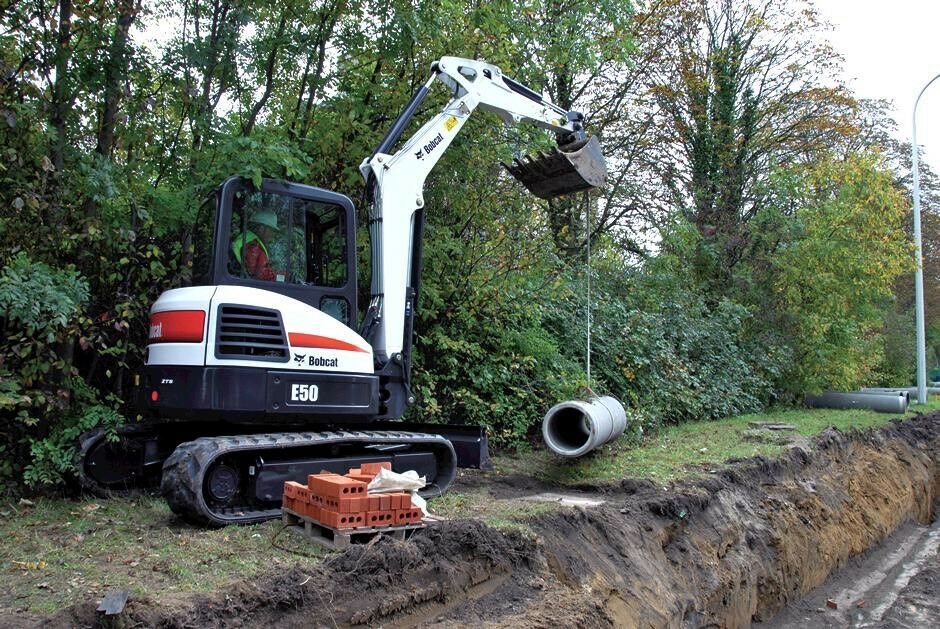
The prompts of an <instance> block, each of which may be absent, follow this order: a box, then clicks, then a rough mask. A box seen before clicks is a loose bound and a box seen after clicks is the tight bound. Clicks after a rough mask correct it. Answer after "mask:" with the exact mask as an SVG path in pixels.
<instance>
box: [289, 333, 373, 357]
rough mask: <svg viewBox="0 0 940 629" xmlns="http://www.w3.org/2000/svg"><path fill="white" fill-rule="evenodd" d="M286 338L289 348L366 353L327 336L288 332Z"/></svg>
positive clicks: (356, 346)
mask: <svg viewBox="0 0 940 629" xmlns="http://www.w3.org/2000/svg"><path fill="white" fill-rule="evenodd" d="M287 338H289V339H290V344H291V347H310V348H316V349H341V350H343V351H346V352H366V353H368V352H369V350H367V349H363V348H361V347H359V346H358V345H353V344H352V343H347V342H346V341H340V340H339V339H333V338H330V337H328V336H318V335H316V334H303V333H302V332H288V333H287Z"/></svg>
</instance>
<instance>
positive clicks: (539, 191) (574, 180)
mask: <svg viewBox="0 0 940 629" xmlns="http://www.w3.org/2000/svg"><path fill="white" fill-rule="evenodd" d="M564 148H565V150H558V149H554V150H553V151H552V152H551V153H543V152H541V151H540V152H539V155H538V157H535V158H533V157H531V156H526V157H523V158H522V159H521V160H520V159H514V160H512V164H511V165H510V164H505V163H503V167H504V168H505V169H506V170H508V171H509V173H510V174H511V175H512V176H513V177H515V178H516V179H518V180H519V181H521V182H522V185H524V186H525V187H526V188H528V189H529V192H531V193H532V194H534V195H535V196H537V197H540V198H542V199H552V198H554V197H558V196H561V195H564V194H571V193H573V192H579V191H581V190H590V189H592V188H603V187H604V184H605V182H606V179H607V164H606V163H605V162H604V154H603V153H602V152H601V144H600V142H598V141H597V138H596V137H591V138H590V139H588V140H586V141H584V142H582V143H580V144H578V145H575V146H573V147H564Z"/></svg>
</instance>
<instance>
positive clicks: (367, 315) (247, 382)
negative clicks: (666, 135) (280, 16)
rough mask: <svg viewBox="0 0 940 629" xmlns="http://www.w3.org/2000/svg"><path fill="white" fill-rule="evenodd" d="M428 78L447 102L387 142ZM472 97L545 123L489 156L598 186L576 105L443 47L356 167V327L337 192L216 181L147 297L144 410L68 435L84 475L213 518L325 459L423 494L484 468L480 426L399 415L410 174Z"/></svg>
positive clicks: (521, 170)
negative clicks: (180, 256) (516, 145)
mask: <svg viewBox="0 0 940 629" xmlns="http://www.w3.org/2000/svg"><path fill="white" fill-rule="evenodd" d="M435 81H440V82H441V83H443V84H444V85H445V86H446V87H447V89H449V90H450V93H451V94H452V98H451V99H450V101H449V102H448V103H447V105H446V106H445V107H444V108H443V110H441V111H440V112H439V113H438V114H437V115H435V116H434V117H432V118H431V119H430V120H428V121H427V122H426V123H425V124H424V125H423V126H422V127H421V128H420V129H419V130H418V131H417V132H416V133H415V134H414V135H413V136H412V137H411V138H410V139H408V140H407V141H406V142H404V144H403V145H402V146H401V148H399V149H398V150H397V151H395V152H392V151H393V149H394V147H395V145H397V144H398V142H399V139H400V136H401V135H402V132H403V131H404V130H405V128H406V126H407V125H408V124H409V122H410V121H411V120H412V118H413V117H414V115H415V113H416V112H417V111H418V108H419V107H420V105H421V104H422V102H423V101H424V100H425V98H426V97H427V95H428V93H429V91H430V90H431V88H432V87H433V85H434V82H435ZM477 108H480V109H483V110H486V111H489V112H493V113H495V114H496V115H497V116H499V117H500V118H501V119H502V120H503V121H504V122H505V123H506V124H518V123H521V122H526V123H533V124H535V125H538V126H539V127H542V128H544V129H546V130H548V131H550V132H553V133H554V134H555V140H556V143H557V148H556V149H554V150H553V151H552V152H551V153H545V152H540V153H539V154H538V156H537V157H535V158H531V157H525V158H522V159H515V160H513V162H512V164H509V165H507V164H503V166H505V167H506V169H507V170H508V172H509V173H511V174H512V175H513V176H514V177H515V178H517V179H518V180H519V181H521V182H522V184H523V185H524V186H525V187H526V188H528V189H529V190H530V191H531V192H532V193H533V194H535V195H537V196H539V197H541V198H544V199H550V198H553V197H556V196H559V195H564V194H570V193H574V192H578V191H581V190H587V189H592V188H597V187H601V186H603V185H604V182H605V178H606V166H605V163H604V157H603V155H602V152H601V148H600V144H599V143H598V141H597V139H596V138H589V137H588V136H587V135H586V134H585V131H584V128H583V126H584V117H583V116H582V114H580V113H577V112H574V111H565V110H563V109H561V108H559V107H557V106H555V105H553V104H552V103H551V102H549V101H548V100H546V99H545V98H543V97H542V96H541V95H540V94H538V93H537V92H535V91H533V90H531V89H529V88H527V87H525V86H524V85H522V84H520V83H518V82H517V81H514V80H513V79H511V78H509V77H507V76H505V75H504V74H503V73H502V72H501V71H500V69H499V68H497V67H496V66H494V65H490V64H487V63H484V62H482V61H476V60H471V59H462V58H458V57H443V58H442V59H440V60H439V61H437V62H435V63H434V64H433V65H432V67H431V77H430V78H429V79H428V81H427V82H426V83H424V84H423V85H422V86H421V87H420V88H419V89H418V91H417V92H416V93H415V94H414V95H413V96H412V98H411V100H410V101H409V102H408V104H407V106H406V107H405V108H404V110H403V111H402V112H401V113H400V114H399V116H398V117H397V119H396V120H395V122H394V124H393V125H392V127H391V129H390V130H389V131H388V133H387V134H386V135H385V137H384V139H383V140H382V142H381V144H379V146H378V147H377V148H376V150H375V152H374V153H373V154H372V155H371V157H369V158H367V159H365V160H364V161H363V162H362V164H361V165H360V167H359V170H360V172H361V173H362V175H363V177H364V178H365V180H366V197H365V198H366V200H367V201H368V202H369V203H370V211H369V214H368V216H369V234H370V240H371V271H372V284H371V299H370V301H369V303H368V305H367V306H366V308H365V309H364V312H363V313H362V314H361V323H360V311H359V308H358V304H357V292H358V291H357V286H356V277H357V275H356V241H355V238H356V218H355V212H354V207H353V203H352V202H351V201H350V199H349V198H348V197H346V196H344V195H342V194H338V193H336V192H332V191H329V190H324V189H321V188H316V187H312V186H308V185H302V184H297V183H289V182H285V181H276V180H271V179H265V180H262V182H261V185H260V186H258V185H255V184H253V183H252V182H251V181H249V180H247V179H244V178H240V177H231V178H229V179H227V180H226V181H225V182H223V183H222V185H221V186H219V188H218V189H217V190H216V191H215V192H214V193H213V195H211V197H210V198H209V199H208V200H207V202H206V203H205V204H204V205H203V206H202V208H201V210H200V215H199V219H198V220H197V223H196V226H195V232H194V236H193V240H194V242H193V244H194V249H195V254H194V263H193V285H192V286H187V287H183V288H176V289H172V290H168V291H166V292H164V293H163V294H162V295H160V297H159V299H157V301H156V303H154V304H153V307H152V308H151V312H150V334H149V342H148V346H147V354H146V364H145V366H144V368H143V372H142V373H141V374H140V376H139V380H138V403H139V407H140V409H141V413H142V414H143V415H144V416H145V419H144V421H141V422H137V423H133V424H129V425H127V426H125V427H124V428H122V429H121V430H120V431H119V433H118V434H117V436H116V438H115V435H114V434H113V433H111V434H110V435H109V434H108V433H106V432H105V431H97V432H91V433H87V434H85V435H83V436H82V438H81V440H80V451H79V457H80V460H79V470H80V477H81V479H82V482H83V484H84V485H85V486H86V487H87V488H89V489H91V490H93V491H95V492H98V493H102V494H113V493H115V492H123V491H129V490H135V489H138V488H141V487H147V486H149V487H155V486H157V485H159V487H160V490H161V492H162V493H163V495H164V496H165V497H166V500H167V501H168V503H169V505H170V507H171V508H172V509H173V511H174V512H175V513H177V514H179V515H181V516H182V517H184V518H185V519H187V520H189V521H192V522H195V523H200V524H207V525H213V526H224V525H227V524H240V523H251V522H259V521H262V520H266V519H270V518H274V517H278V516H279V514H280V504H281V493H282V488H283V486H284V482H285V481H288V480H298V481H301V482H303V481H305V480H306V477H307V475H308V474H311V473H317V472H320V471H322V470H331V471H337V472H339V473H344V472H345V471H346V470H348V469H349V468H352V467H359V466H361V465H362V464H363V463H368V462H375V461H392V465H393V469H394V470H396V471H405V470H412V469H413V470H416V471H418V472H419V473H420V474H421V475H423V476H425V477H426V478H427V480H428V485H427V486H426V487H425V488H424V489H423V490H422V494H423V495H425V496H433V495H437V494H439V493H442V492H444V491H445V490H446V489H447V487H448V486H449V485H450V483H451V482H452V481H453V479H454V476H455V474H456V468H457V467H458V466H464V467H481V466H486V465H487V464H488V454H487V443H486V435H485V432H484V431H483V429H481V428H479V427H469V426H462V425H437V424H415V423H405V422H401V421H396V420H400V419H401V417H402V415H403V414H404V413H405V411H406V409H407V408H408V407H409V406H410V405H412V404H414V403H415V396H414V394H413V392H412V389H411V378H412V369H411V357H412V345H413V342H414V338H413V337H414V331H413V323H414V317H415V308H416V306H417V301H418V292H419V288H420V280H421V245H422V240H423V227H424V211H425V207H424V195H423V188H424V182H425V179H426V178H427V176H428V174H429V172H430V171H431V169H432V168H433V167H434V165H435V164H436V163H437V162H438V160H439V159H440V158H441V155H442V154H443V153H444V151H446V150H447V148H448V146H450V144H451V142H453V140H454V138H455V137H456V135H457V133H458V132H459V131H460V130H461V128H462V127H463V126H464V124H465V123H466V122H467V119H468V118H469V117H470V115H471V114H472V113H473V111H474V110H476V109H477ZM262 254H263V255H262ZM259 267H260V270H259Z"/></svg>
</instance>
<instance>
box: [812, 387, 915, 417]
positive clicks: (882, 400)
mask: <svg viewBox="0 0 940 629" xmlns="http://www.w3.org/2000/svg"><path fill="white" fill-rule="evenodd" d="M805 401H806V405H807V406H809V407H810V408H867V409H871V410H873V411H876V412H878V413H903V412H905V411H907V402H908V400H907V396H906V395H903V394H900V393H840V392H838V391H826V392H825V393H823V394H822V395H807V396H806V400H805Z"/></svg>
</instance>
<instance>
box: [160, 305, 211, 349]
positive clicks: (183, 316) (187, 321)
mask: <svg viewBox="0 0 940 629" xmlns="http://www.w3.org/2000/svg"><path fill="white" fill-rule="evenodd" d="M205 328H206V313H205V311H204V310H165V311H163V312H154V313H153V314H151V315H150V338H149V339H148V342H149V343H202V339H203V333H204V331H205Z"/></svg>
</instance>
